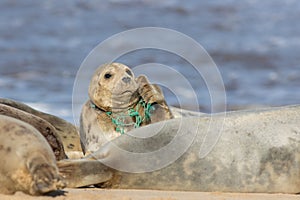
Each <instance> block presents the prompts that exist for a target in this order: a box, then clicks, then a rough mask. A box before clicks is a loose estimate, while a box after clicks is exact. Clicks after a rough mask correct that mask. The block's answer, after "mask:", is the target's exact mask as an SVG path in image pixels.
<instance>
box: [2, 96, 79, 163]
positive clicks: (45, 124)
mask: <svg viewBox="0 0 300 200" xmlns="http://www.w3.org/2000/svg"><path fill="white" fill-rule="evenodd" d="M0 114H2V115H6V116H10V117H14V118H16V119H19V120H21V121H24V122H26V123H29V124H31V125H32V126H33V127H35V128H36V129H37V130H38V131H40V133H41V134H42V135H43V136H44V137H45V138H46V139H47V141H48V142H49V144H50V146H51V147H52V149H53V152H54V154H55V155H56V158H57V160H60V159H64V158H66V155H67V156H68V158H80V157H82V156H83V153H82V150H81V145H80V138H79V132H78V131H77V129H76V127H75V126H74V125H73V124H71V123H69V122H67V121H65V120H63V119H60V118H58V117H56V116H53V115H50V114H47V113H43V112H40V111H38V110H35V109H33V108H31V107H29V106H27V105H25V104H24V103H21V102H17V101H14V100H11V99H5V98H0Z"/></svg>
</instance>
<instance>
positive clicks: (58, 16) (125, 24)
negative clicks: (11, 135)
mask: <svg viewBox="0 0 300 200" xmlns="http://www.w3.org/2000/svg"><path fill="white" fill-rule="evenodd" d="M299 10H300V1H297V0H285V1H282V0H272V1H258V0H243V1H238V0H214V1H204V0H187V1H180V0H165V1H158V0H140V1H138V0H109V1H100V0H94V1H81V0H67V1H59V0H52V1H35V0H25V1H17V0H2V1H0V27H1V28H0V37H1V40H0V97H4V98H12V99H15V100H18V101H22V102H25V103H28V104H29V105H31V106H33V107H35V108H38V109H40V110H43V111H46V112H49V113H52V114H55V115H57V116H60V117H63V118H65V119H67V120H68V121H72V120H73V119H72V90H73V83H74V80H75V76H76V72H77V70H78V69H79V67H80V65H81V63H82V61H83V60H84V58H85V57H86V56H87V55H88V53H89V52H90V51H91V50H92V49H93V48H94V47H95V46H96V45H98V44H99V43H100V42H102V41H103V40H105V39H106V38H108V37H110V36H112V35H113V34H116V33H119V32H121V31H125V30H128V29H132V28H137V27H145V26H156V27H165V28H170V29H174V30H177V31H180V32H182V33H184V34H186V35H188V36H190V37H192V38H193V39H195V40H196V41H197V42H198V43H200V44H201V45H202V46H203V47H204V48H205V49H206V50H207V51H208V53H209V54H210V55H211V56H212V58H213V60H214V61H215V63H216V65H217V66H218V69H219V70H220V73H221V76H222V78H223V81H224V84H225V88H226V95H227V109H228V110H234V109H244V108H248V107H253V106H255V107H257V106H279V105H288V104H297V103H300V92H298V89H299V87H300V56H299V53H300V26H298V22H299V20H300V12H299ZM140 39H142V38H140ZM124 62H125V63H126V64H128V65H130V66H134V65H139V64H143V63H148V62H155V63H162V64H164V65H168V66H174V67H175V68H180V67H184V66H185V65H187V63H185V62H184V61H182V59H178V58H176V57H174V55H169V54H167V53H162V52H159V51H157V52H151V51H148V52H147V51H144V52H141V53H134V54H132V55H128V56H127V57H125V58H124ZM99 64H101V63H99ZM185 73H187V76H188V74H189V73H190V74H192V73H193V72H192V71H190V72H189V71H186V72H185ZM165 78H166V79H171V77H168V76H166V77H165ZM174 84H176V81H174ZM195 87H196V88H195V90H196V91H197V93H198V95H199V96H198V98H199V104H200V109H201V110H202V111H203V112H210V111H211V110H210V106H211V105H210V104H211V102H210V98H209V97H210V96H209V94H207V92H206V90H207V88H206V86H205V83H202V84H196V86H195ZM166 96H167V97H166V98H167V100H168V102H169V104H171V105H176V104H177V101H176V99H174V97H173V96H172V95H171V94H168V92H167V93H166ZM183 103H184V104H185V105H186V107H189V106H190V107H193V105H190V104H192V103H191V102H189V101H188V100H186V101H185V102H183Z"/></svg>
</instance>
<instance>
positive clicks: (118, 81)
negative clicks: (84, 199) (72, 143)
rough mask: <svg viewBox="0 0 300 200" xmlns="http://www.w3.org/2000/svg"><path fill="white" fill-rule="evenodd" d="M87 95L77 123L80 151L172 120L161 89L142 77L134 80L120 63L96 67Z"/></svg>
mask: <svg viewBox="0 0 300 200" xmlns="http://www.w3.org/2000/svg"><path fill="white" fill-rule="evenodd" d="M88 94H89V100H88V101H87V102H86V103H85V105H84V106H83V108H82V112H81V120H80V121H81V123H80V139H81V142H82V149H83V151H84V152H94V151H96V150H97V149H98V148H99V147H100V146H102V145H104V144H105V143H106V142H107V141H110V140H112V139H114V138H116V137H118V136H120V135H121V134H123V133H126V132H128V131H130V130H132V129H134V128H135V127H140V126H144V125H147V124H150V123H155V122H159V121H163V120H167V119H171V118H173V115H172V113H171V111H170V110H169V107H168V105H167V103H166V101H165V99H164V96H163V93H162V91H161V89H160V88H159V87H158V86H157V85H153V84H150V83H149V81H148V80H147V78H146V77H145V76H139V77H137V78H136V79H135V77H134V74H133V72H132V71H131V69H129V68H128V67H127V66H125V65H123V64H120V63H111V64H104V65H102V66H100V67H99V68H98V69H97V70H96V71H95V73H94V75H93V77H92V79H91V82H90V86H89V91H88Z"/></svg>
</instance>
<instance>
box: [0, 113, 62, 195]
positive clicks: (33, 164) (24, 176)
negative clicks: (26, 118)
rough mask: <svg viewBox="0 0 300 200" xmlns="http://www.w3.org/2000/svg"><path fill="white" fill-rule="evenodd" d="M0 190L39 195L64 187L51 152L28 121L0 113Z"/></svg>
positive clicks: (2, 191) (7, 192) (8, 192)
mask: <svg viewBox="0 0 300 200" xmlns="http://www.w3.org/2000/svg"><path fill="white" fill-rule="evenodd" d="M0 157H1V158H2V164H1V166H0V192H1V193H5V194H13V193H15V192H16V191H22V192H25V193H27V194H31V195H40V194H44V193H47V192H50V191H54V190H57V189H61V188H63V187H65V183H64V181H62V179H61V177H60V175H59V174H58V169H57V167H56V160H55V156H54V154H53V152H52V149H51V148H50V146H49V144H48V143H47V141H46V140H45V138H44V137H43V136H42V135H41V134H40V133H39V132H38V131H37V130H36V129H35V128H34V127H32V126H31V125H29V124H27V123H24V122H22V121H20V120H17V119H15V118H11V117H8V116H4V115H0Z"/></svg>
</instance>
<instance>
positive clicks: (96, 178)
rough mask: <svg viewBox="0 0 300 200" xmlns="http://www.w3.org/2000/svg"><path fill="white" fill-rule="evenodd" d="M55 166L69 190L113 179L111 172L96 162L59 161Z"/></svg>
mask: <svg viewBox="0 0 300 200" xmlns="http://www.w3.org/2000/svg"><path fill="white" fill-rule="evenodd" d="M57 166H58V169H59V172H60V174H61V175H62V176H63V177H64V179H65V180H66V181H67V187H69V188H74V187H85V186H90V185H94V184H99V183H103V182H106V181H108V180H110V179H112V178H113V170H112V169H110V168H109V167H107V166H105V165H103V164H102V163H101V162H99V161H98V160H89V159H78V160H60V161H58V162H57Z"/></svg>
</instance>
